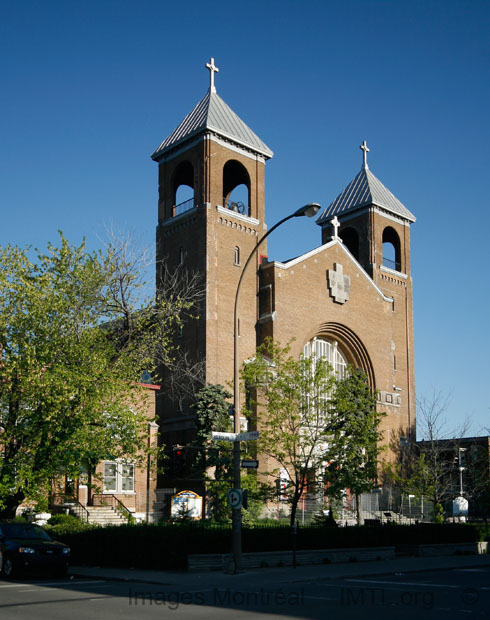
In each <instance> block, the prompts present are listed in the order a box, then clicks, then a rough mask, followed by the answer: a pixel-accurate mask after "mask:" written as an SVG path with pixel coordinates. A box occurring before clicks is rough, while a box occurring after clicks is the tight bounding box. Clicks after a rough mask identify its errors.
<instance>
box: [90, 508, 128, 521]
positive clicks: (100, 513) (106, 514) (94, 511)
mask: <svg viewBox="0 0 490 620" xmlns="http://www.w3.org/2000/svg"><path fill="white" fill-rule="evenodd" d="M87 510H88V513H89V518H88V521H89V523H97V524H98V525H124V524H125V523H127V519H126V518H125V517H124V516H123V515H122V514H121V513H119V512H118V511H117V510H114V508H112V507H111V506H88V507H87Z"/></svg>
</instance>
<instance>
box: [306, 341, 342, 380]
mask: <svg viewBox="0 0 490 620" xmlns="http://www.w3.org/2000/svg"><path fill="white" fill-rule="evenodd" d="M303 356H304V357H306V358H310V357H312V358H314V359H324V360H327V362H329V363H330V365H331V366H332V369H333V371H334V373H335V377H336V378H337V379H343V378H344V377H345V373H346V371H347V360H346V358H345V356H344V354H343V353H342V351H341V350H340V349H339V345H338V342H337V341H336V340H327V339H324V338H313V340H310V342H307V343H306V344H305V346H304V349H303Z"/></svg>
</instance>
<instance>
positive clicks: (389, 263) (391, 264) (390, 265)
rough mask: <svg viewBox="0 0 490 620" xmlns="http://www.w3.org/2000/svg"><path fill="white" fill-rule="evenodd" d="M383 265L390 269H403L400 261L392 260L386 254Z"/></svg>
mask: <svg viewBox="0 0 490 620" xmlns="http://www.w3.org/2000/svg"><path fill="white" fill-rule="evenodd" d="M383 267H388V269H393V271H401V265H400V262H399V261H395V260H391V258H386V257H385V256H383Z"/></svg>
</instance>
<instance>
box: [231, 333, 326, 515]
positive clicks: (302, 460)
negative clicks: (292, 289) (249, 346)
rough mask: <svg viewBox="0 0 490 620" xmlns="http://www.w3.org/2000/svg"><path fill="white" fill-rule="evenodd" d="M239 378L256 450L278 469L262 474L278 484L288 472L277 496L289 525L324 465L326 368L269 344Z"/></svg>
mask: <svg viewBox="0 0 490 620" xmlns="http://www.w3.org/2000/svg"><path fill="white" fill-rule="evenodd" d="M242 374H243V380H244V383H245V385H246V386H247V389H248V391H249V394H250V395H252V394H253V395H254V398H251V399H250V400H251V404H252V405H253V406H254V407H256V415H257V417H258V420H259V422H258V428H259V430H260V438H259V440H258V442H257V443H258V445H257V450H258V452H259V453H260V454H265V455H267V456H269V457H272V459H273V461H275V463H277V467H275V468H273V470H272V471H269V472H267V474H268V475H269V476H272V477H274V479H275V480H277V478H278V475H279V471H280V469H282V470H283V472H287V476H288V480H287V485H286V489H283V490H282V491H281V493H282V494H283V495H285V497H286V498H287V501H288V502H289V504H290V506H291V513H290V522H291V525H294V523H295V520H296V511H297V507H298V502H299V500H300V498H301V496H302V494H303V493H304V492H306V490H308V492H314V490H315V484H316V483H315V480H316V481H317V482H318V481H319V480H321V472H322V470H323V467H324V464H325V450H326V442H327V440H328V433H327V414H328V395H329V394H331V392H332V389H333V385H334V376H333V374H332V371H331V367H330V365H329V364H328V362H326V361H325V360H323V359H314V358H309V359H306V358H303V357H302V358H300V359H299V360H296V359H294V358H293V357H292V356H290V355H289V347H281V346H280V345H278V344H276V343H274V342H273V341H271V340H268V341H267V342H266V343H265V344H264V345H263V346H261V347H259V349H258V350H257V353H256V356H255V358H254V359H253V360H252V361H250V362H247V363H246V364H245V365H244V368H243V373H242ZM249 415H251V416H254V415H255V414H254V412H252V411H250V412H249Z"/></svg>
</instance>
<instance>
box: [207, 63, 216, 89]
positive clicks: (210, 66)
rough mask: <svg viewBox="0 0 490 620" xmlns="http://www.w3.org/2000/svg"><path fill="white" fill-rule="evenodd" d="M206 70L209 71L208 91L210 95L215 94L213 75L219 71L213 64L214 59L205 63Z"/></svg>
mask: <svg viewBox="0 0 490 620" xmlns="http://www.w3.org/2000/svg"><path fill="white" fill-rule="evenodd" d="M206 68H207V69H209V78H210V83H209V90H210V91H211V92H212V93H215V92H216V86H215V85H214V74H215V73H219V69H218V67H217V66H216V65H215V64H214V58H211V60H210V61H209V62H207V63H206Z"/></svg>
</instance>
